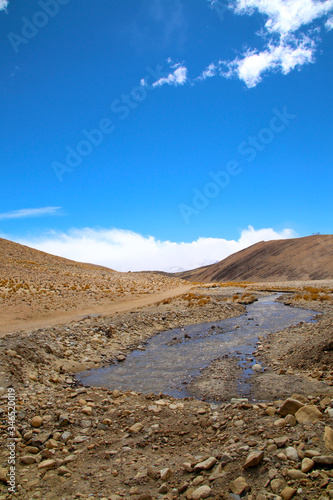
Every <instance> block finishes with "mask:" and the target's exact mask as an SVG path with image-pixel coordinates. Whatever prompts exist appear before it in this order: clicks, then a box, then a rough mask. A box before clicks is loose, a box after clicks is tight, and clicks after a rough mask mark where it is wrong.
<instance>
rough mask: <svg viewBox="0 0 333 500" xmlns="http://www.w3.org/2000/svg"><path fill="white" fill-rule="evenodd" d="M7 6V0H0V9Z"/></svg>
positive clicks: (4, 8)
mask: <svg viewBox="0 0 333 500" xmlns="http://www.w3.org/2000/svg"><path fill="white" fill-rule="evenodd" d="M7 7H8V0H0V11H1V10H6V8H7Z"/></svg>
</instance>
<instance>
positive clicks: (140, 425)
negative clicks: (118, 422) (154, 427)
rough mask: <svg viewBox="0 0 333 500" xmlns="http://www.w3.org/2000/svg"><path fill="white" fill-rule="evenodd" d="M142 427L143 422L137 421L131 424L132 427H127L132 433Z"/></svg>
mask: <svg viewBox="0 0 333 500" xmlns="http://www.w3.org/2000/svg"><path fill="white" fill-rule="evenodd" d="M142 429H143V424H142V423H141V422H137V423H136V424H134V425H132V427H130V428H129V432H131V433H132V434H137V433H138V432H140V431H141V430H142Z"/></svg>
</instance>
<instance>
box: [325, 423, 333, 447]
mask: <svg viewBox="0 0 333 500" xmlns="http://www.w3.org/2000/svg"><path fill="white" fill-rule="evenodd" d="M324 441H325V446H326V448H327V449H328V450H330V451H333V430H332V429H331V427H328V426H326V427H325V432H324Z"/></svg>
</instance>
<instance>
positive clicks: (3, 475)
mask: <svg viewBox="0 0 333 500" xmlns="http://www.w3.org/2000/svg"><path fill="white" fill-rule="evenodd" d="M7 474H8V470H7V469H5V468H4V467H0V481H1V482H2V483H5V484H7V482H8V480H7Z"/></svg>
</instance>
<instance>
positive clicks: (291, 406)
mask: <svg viewBox="0 0 333 500" xmlns="http://www.w3.org/2000/svg"><path fill="white" fill-rule="evenodd" d="M303 406H304V404H303V403H301V402H300V401H297V399H291V398H288V399H286V400H285V401H284V402H283V403H282V405H281V406H280V408H279V410H278V413H279V414H280V415H281V416H282V417H285V416H286V415H295V413H296V412H297V411H298V410H299V409H300V408H302V407H303Z"/></svg>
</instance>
